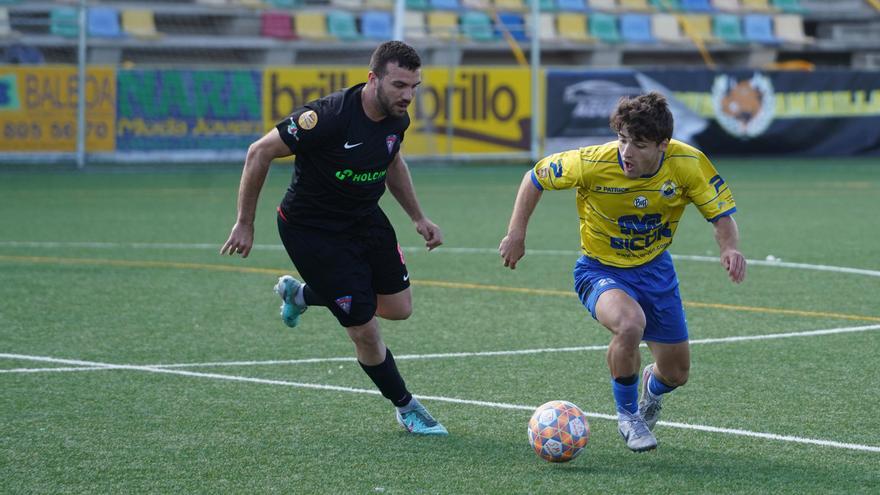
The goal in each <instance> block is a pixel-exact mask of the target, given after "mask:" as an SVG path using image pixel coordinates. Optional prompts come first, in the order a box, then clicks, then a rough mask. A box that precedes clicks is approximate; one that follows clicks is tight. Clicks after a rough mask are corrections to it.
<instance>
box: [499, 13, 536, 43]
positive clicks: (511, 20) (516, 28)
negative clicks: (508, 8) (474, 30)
mask: <svg viewBox="0 0 880 495" xmlns="http://www.w3.org/2000/svg"><path fill="white" fill-rule="evenodd" d="M498 21H499V22H500V23H501V24H502V25H504V27H506V28H507V30H508V31H509V32H510V35H511V36H513V39H515V40H517V41H528V39H529V37H528V34H527V33H526V23H525V20H524V19H523V16H522V15H520V14H514V13H512V12H500V13H499V14H498ZM495 36H496V37H497V38H499V39H500V38H501V37H502V34H501V29H499V28H498V27H496V29H495Z"/></svg>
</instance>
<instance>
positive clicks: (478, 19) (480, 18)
mask: <svg viewBox="0 0 880 495" xmlns="http://www.w3.org/2000/svg"><path fill="white" fill-rule="evenodd" d="M461 31H462V33H464V35H465V36H466V37H468V38H469V39H471V40H473V41H494V40H495V39H496V38H495V30H494V29H493V28H492V19H490V18H489V14H486V13H485V12H478V11H470V12H465V13H463V14H462V15H461Z"/></svg>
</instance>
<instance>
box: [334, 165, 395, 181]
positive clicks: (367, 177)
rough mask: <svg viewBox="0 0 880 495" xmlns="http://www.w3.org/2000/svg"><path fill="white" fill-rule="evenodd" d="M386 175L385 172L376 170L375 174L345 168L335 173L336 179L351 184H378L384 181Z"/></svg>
mask: <svg viewBox="0 0 880 495" xmlns="http://www.w3.org/2000/svg"><path fill="white" fill-rule="evenodd" d="M387 173H388V172H387V171H386V170H377V171H375V172H355V171H354V170H352V169H350V168H347V169H345V170H340V171H338V172H336V178H337V179H339V180H341V181H343V182H344V181H348V180H350V181H351V182H353V183H359V184H372V183H374V182H379V181H380V180H382V179H384V178H385V175H386V174H387Z"/></svg>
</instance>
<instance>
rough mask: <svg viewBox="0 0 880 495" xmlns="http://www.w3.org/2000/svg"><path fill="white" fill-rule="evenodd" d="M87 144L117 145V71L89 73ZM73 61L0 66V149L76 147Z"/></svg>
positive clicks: (88, 146)
mask: <svg viewBox="0 0 880 495" xmlns="http://www.w3.org/2000/svg"><path fill="white" fill-rule="evenodd" d="M86 74H87V75H86V150H87V151H90V152H94V151H113V150H114V148H115V134H116V73H115V72H114V70H113V69H112V68H103V67H99V68H90V69H89V70H88V71H87V73H86ZM78 89H79V77H78V75H77V71H76V68H75V67H69V66H64V67H62V66H57V67H53V66H41V67H10V66H0V133H2V136H3V138H2V139H0V151H6V152H19V151H50V152H55V151H76V108H77V104H78V97H77V94H78Z"/></svg>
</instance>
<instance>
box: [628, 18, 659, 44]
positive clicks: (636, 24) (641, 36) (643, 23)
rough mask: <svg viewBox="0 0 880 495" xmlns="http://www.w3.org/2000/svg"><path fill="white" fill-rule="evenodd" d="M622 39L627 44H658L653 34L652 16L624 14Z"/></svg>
mask: <svg viewBox="0 0 880 495" xmlns="http://www.w3.org/2000/svg"><path fill="white" fill-rule="evenodd" d="M620 37H621V38H623V41H625V42H627V43H656V42H657V40H656V39H655V38H654V36H653V35H652V34H651V16H649V15H645V14H623V15H621V16H620Z"/></svg>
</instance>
